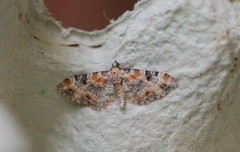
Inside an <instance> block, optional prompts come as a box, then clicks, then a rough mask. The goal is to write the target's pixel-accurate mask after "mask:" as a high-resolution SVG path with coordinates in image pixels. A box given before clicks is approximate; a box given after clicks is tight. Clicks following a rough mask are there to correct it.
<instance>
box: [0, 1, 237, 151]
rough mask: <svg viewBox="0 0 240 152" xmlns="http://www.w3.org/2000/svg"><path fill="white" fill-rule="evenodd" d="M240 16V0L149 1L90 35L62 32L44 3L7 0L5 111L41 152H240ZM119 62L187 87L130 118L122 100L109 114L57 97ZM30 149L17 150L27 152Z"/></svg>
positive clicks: (2, 10) (2, 23)
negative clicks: (74, 78)
mask: <svg viewBox="0 0 240 152" xmlns="http://www.w3.org/2000/svg"><path fill="white" fill-rule="evenodd" d="M239 10H240V3H239V1H228V0H208V1H203V0H192V1H191V0H168V1H166V0H141V1H140V2H138V3H137V4H136V6H135V8H134V10H133V11H132V12H126V13H125V14H124V15H123V16H122V17H120V18H119V19H118V20H117V21H115V22H114V23H112V24H111V25H109V26H108V27H107V28H106V29H104V30H102V31H96V32H92V33H89V32H84V31H80V30H77V29H63V28H62V27H60V26H59V25H57V24H56V23H55V22H54V21H53V20H52V18H51V17H49V16H46V15H47V12H46V9H45V8H44V6H43V4H42V2H41V0H30V1H28V0H25V1H24V0H22V1H17V0H16V1H14V0H8V1H1V2H0V14H1V15H0V27H1V28H0V35H1V37H0V52H1V55H0V80H1V81H0V97H1V101H2V104H3V103H4V105H6V106H7V107H8V108H9V112H10V113H11V115H13V116H14V117H15V118H14V119H16V120H18V123H17V124H18V126H21V128H22V130H23V133H24V134H25V135H27V138H26V140H28V142H29V144H30V145H31V146H32V150H31V151H33V152H77V151H81V152H84V151H96V152H100V151H104V152H112V151H118V152H121V151H123V152H125V151H129V152H140V151H142V152H145V151H156V152H159V151H163V152H166V151H167V152H173V151H179V152H186V151H191V152H203V151H204V152H228V151H229V152H238V151H240V144H239V143H240V129H239V128H240V110H239V109H240V94H239V93H238V92H239V90H240V84H239V78H240V77H239V76H240V71H239V60H240V58H239V57H240V52H239V48H240V45H239V42H240V41H239V40H240V28H239V21H240V18H239V13H240V12H239ZM69 44H79V45H80V46H79V47H69V46H67V45H69ZM114 60H117V61H118V62H119V63H121V65H122V67H125V68H139V69H148V70H159V71H166V72H168V73H169V74H171V75H172V76H173V77H175V78H176V79H177V80H178V84H179V87H178V88H177V89H176V90H174V91H173V92H171V93H170V94H169V95H168V96H167V97H165V98H163V99H162V100H159V101H156V102H154V103H152V104H150V105H147V106H141V107H140V106H135V105H132V104H131V103H129V102H127V105H126V109H125V110H121V109H120V108H119V105H118V103H117V102H116V103H115V104H114V105H113V106H112V107H111V108H110V110H108V111H105V112H95V111H93V110H91V109H90V108H86V107H81V106H76V105H75V104H73V103H72V102H71V101H69V100H68V99H67V98H65V97H64V96H62V95H60V94H59V93H58V92H57V91H56V85H57V84H58V83H59V82H60V81H62V80H63V79H64V78H66V77H69V76H71V75H72V74H76V73H90V72H95V71H100V70H108V69H109V68H110V67H111V64H112V62H113V61H114ZM0 111H1V112H5V111H4V110H1V109H0ZM0 122H2V123H0V124H1V125H3V126H4V125H5V124H6V123H4V120H3V119H2V118H1V117H0ZM10 124H11V123H10ZM6 125H7V124H6ZM9 129H10V131H11V128H9ZM12 130H15V129H14V128H13V129H12ZM13 132H14V131H13ZM15 132H16V130H15ZM4 136H5V135H1V136H0V141H4V138H5V137H4ZM6 136H7V134H6ZM14 136H16V137H17V136H21V135H20V134H18V133H14V135H13V137H14ZM16 139H18V138H16ZM6 142H7V141H6ZM21 142H22V141H20V138H19V142H17V141H16V142H15V144H13V145H11V146H8V147H9V148H11V147H17V148H18V147H20V148H22V149H24V148H23V147H22V146H20V145H19V143H21ZM5 145H7V144H5ZM0 146H1V144H0ZM0 148H1V147H0Z"/></svg>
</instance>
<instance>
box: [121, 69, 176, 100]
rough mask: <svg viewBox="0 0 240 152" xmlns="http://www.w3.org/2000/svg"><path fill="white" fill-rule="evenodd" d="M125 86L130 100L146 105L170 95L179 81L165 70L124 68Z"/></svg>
mask: <svg viewBox="0 0 240 152" xmlns="http://www.w3.org/2000/svg"><path fill="white" fill-rule="evenodd" d="M123 87H124V90H125V92H126V96H127V99H128V100H130V101H132V102H133V103H134V104H138V105H145V104H149V103H151V102H153V101H155V100H157V99H161V98H163V97H165V96H166V95H168V94H169V93H170V92H171V91H172V90H174V89H175V88H176V87H177V82H176V79H174V78H173V77H171V76H170V75H169V74H167V73H164V72H158V71H147V70H138V69H123Z"/></svg>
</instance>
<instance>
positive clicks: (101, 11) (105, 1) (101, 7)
mask: <svg viewBox="0 0 240 152" xmlns="http://www.w3.org/2000/svg"><path fill="white" fill-rule="evenodd" d="M137 1H138V0H69V1H67V0H44V3H45V5H46V7H47V8H48V11H49V12H50V13H51V14H52V16H53V17H54V18H55V19H56V20H58V21H60V22H61V23H62V25H63V26H64V27H75V28H78V29H82V30H86V31H92V30H100V29H103V28H105V27H106V26H107V25H108V24H109V20H111V19H117V18H118V17H119V16H121V15H122V14H123V13H124V12H125V11H126V10H132V9H133V7H134V4H135V3H136V2H137Z"/></svg>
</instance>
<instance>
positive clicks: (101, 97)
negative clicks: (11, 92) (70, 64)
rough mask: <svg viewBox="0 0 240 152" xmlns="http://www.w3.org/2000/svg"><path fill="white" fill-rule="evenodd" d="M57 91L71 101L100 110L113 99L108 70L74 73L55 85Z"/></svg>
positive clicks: (112, 87) (112, 88)
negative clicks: (82, 73)
mask: <svg viewBox="0 0 240 152" xmlns="http://www.w3.org/2000/svg"><path fill="white" fill-rule="evenodd" d="M57 88H58V91H59V92H60V93H62V94H64V95H65V96H67V97H68V98H69V99H71V100H72V101H74V102H76V103H79V104H82V105H87V106H90V107H91V108H92V109H94V110H97V111H100V110H102V109H106V108H107V106H108V105H110V104H111V103H112V102H114V100H115V95H114V86H113V83H112V78H111V77H110V73H109V71H101V72H95V73H92V74H84V75H75V76H73V77H70V78H67V79H65V80H64V81H63V82H61V83H60V84H58V85H57Z"/></svg>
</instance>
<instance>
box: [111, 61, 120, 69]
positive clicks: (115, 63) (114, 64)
mask: <svg viewBox="0 0 240 152" xmlns="http://www.w3.org/2000/svg"><path fill="white" fill-rule="evenodd" d="M119 65H120V64H119V63H118V62H117V61H116V60H115V61H114V63H113V64H112V68H119Z"/></svg>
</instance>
